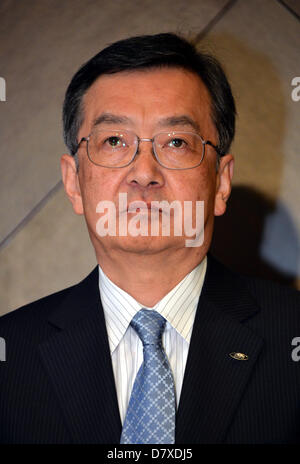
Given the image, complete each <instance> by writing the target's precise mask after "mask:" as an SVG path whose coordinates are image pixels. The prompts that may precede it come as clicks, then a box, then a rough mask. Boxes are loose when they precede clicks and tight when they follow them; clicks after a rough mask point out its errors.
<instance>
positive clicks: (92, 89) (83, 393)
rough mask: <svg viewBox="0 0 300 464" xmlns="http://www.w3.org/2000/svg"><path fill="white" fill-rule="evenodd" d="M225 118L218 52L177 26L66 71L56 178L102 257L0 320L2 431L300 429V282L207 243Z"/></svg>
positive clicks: (86, 436)
mask: <svg viewBox="0 0 300 464" xmlns="http://www.w3.org/2000/svg"><path fill="white" fill-rule="evenodd" d="M234 120H235V105H234V101H233V97H232V94H231V90H230V87H229V84H228V82H227V80H226V77H225V75H224V73H223V71H222V69H221V67H220V65H219V64H218V63H217V61H216V60H214V59H213V58H212V57H210V56H207V55H204V54H201V53H198V52H197V51H196V49H195V48H194V46H192V45H191V44H189V43H188V42H186V41H185V40H184V39H181V38H179V37H178V36H176V35H173V34H159V35H153V36H142V37H135V38H130V39H127V40H124V41H120V42H117V43H115V44H113V45H111V46H110V47H108V48H106V49H104V50H103V51H101V52H100V53H99V54H98V55H96V56H95V57H94V58H92V59H91V60H90V61H88V62H87V63H86V64H85V65H84V66H83V67H82V68H81V69H80V70H79V71H78V72H77V73H76V74H75V76H74V77H73V79H72V81H71V83H70V85H69V88H68V90H67V93H66V98H65V103H64V134H65V141H66V144H67V146H68V148H69V150H70V153H71V154H70V155H69V154H65V155H63V156H62V159H61V169H62V178H63V182H64V186H65V191H66V194H67V195H68V198H69V199H70V201H71V203H72V206H73V209H74V211H75V213H76V214H84V216H85V220H86V223H87V228H88V231H89V235H90V238H91V241H92V244H93V246H94V249H95V253H96V256H97V261H98V264H99V266H97V268H96V269H94V271H93V272H92V273H91V274H90V275H89V276H88V277H87V278H86V279H84V280H83V281H82V282H81V283H79V284H78V285H75V286H74V287H71V288H69V289H65V290H62V291H61V292H58V293H56V294H54V295H50V296H48V297H46V298H43V299H41V300H39V301H36V302H34V303H32V304H29V305H27V306H25V307H23V308H21V309H19V310H17V311H14V312H12V313H10V314H8V315H5V316H3V317H2V318H1V321H0V335H1V337H3V338H4V339H5V340H6V345H7V359H6V362H5V363H1V387H0V388H1V394H0V402H1V403H0V404H1V408H0V424H1V427H0V437H1V442H3V443H120V442H121V443H174V442H175V443H296V442H300V412H299V411H300V409H299V408H300V391H299V382H300V376H299V366H298V365H297V362H295V361H294V360H293V357H292V355H291V353H292V348H293V346H292V343H293V339H294V337H295V336H297V335H298V333H299V331H300V317H299V309H300V308H299V293H298V292H296V291H292V290H290V289H287V288H281V287H279V286H277V285H275V284H273V283H267V282H261V281H258V280H255V279H250V278H245V277H241V276H239V275H236V274H234V273H232V272H231V271H229V270H228V269H226V268H225V267H223V265H221V264H220V263H218V262H217V261H215V259H214V258H213V257H212V256H210V254H209V247H210V242H211V237H212V233H213V223H214V216H217V215H221V214H223V213H224V212H225V209H226V203H227V200H228V198H229V195H230V190H231V180H232V175H233V156H232V155H231V154H229V148H230V144H231V141H232V139H233V135H234ZM172 205H173V206H172ZM201 205H202V206H203V205H204V210H203V209H202V210H201ZM179 213H182V214H181V215H180V214H179ZM202 213H203V214H202ZM198 214H199V215H200V219H201V218H202V220H200V221H198V219H199V216H197V215H198ZM197 217H198V219H197ZM150 219H151V221H150ZM167 219H169V220H170V226H169V227H168V226H166V221H167ZM189 221H190V223H189V226H191V227H190V228H188V227H187V225H188V224H187V223H188V222H189ZM191 230H192V232H193V234H191V233H189V231H191ZM178 231H179V232H178ZM192 235H194V236H195V237H193V236H192ZM78 246H80V245H78ZM224 246H226V244H224ZM232 253H234V250H232ZM155 331H156V332H157V333H156V334H155V337H156V338H155V337H154V336H153V337H154V338H155V340H154V338H153V339H152V338H151V337H152V335H153V333H154V332H155ZM150 338H151V340H150ZM149 340H150V341H149Z"/></svg>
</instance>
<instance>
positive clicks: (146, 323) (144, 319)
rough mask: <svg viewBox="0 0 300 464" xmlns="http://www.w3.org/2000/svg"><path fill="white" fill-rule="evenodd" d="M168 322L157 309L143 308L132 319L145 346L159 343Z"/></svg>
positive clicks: (132, 323) (133, 325)
mask: <svg viewBox="0 0 300 464" xmlns="http://www.w3.org/2000/svg"><path fill="white" fill-rule="evenodd" d="M166 322H167V321H166V319H165V318H164V317H163V316H161V315H160V314H159V313H158V312H157V311H154V310H149V309H141V310H140V311H138V312H137V313H136V315H135V316H134V318H133V319H132V321H131V326H132V327H133V328H134V330H135V331H136V332H137V334H138V336H139V337H140V339H141V341H142V343H143V346H145V345H159V344H160V343H161V337H162V333H163V331H164V328H165V325H166Z"/></svg>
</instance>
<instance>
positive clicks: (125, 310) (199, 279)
mask: <svg viewBox="0 0 300 464" xmlns="http://www.w3.org/2000/svg"><path fill="white" fill-rule="evenodd" d="M206 267H207V258H206V256H205V257H204V259H203V260H202V261H201V263H199V264H198V265H197V266H196V267H195V268H194V269H193V270H192V271H191V272H190V273H189V274H187V275H186V276H185V277H184V278H183V279H182V280H181V281H180V282H179V283H178V284H177V285H176V286H175V287H174V288H173V289H172V290H171V291H170V292H169V293H167V294H166V295H165V296H164V297H163V298H162V299H161V300H160V301H159V302H158V303H157V304H156V305H155V306H153V308H147V307H146V309H154V310H156V311H158V312H159V313H160V314H161V315H162V316H163V317H164V318H165V319H166V320H167V324H166V330H168V329H170V328H171V327H173V328H174V329H175V330H176V331H177V332H178V333H179V334H180V335H181V336H182V337H183V338H184V339H185V340H186V341H187V342H188V343H189V342H190V338H191V333H192V328H193V323H194V318H195V314H196V309H197V305H198V301H199V297H200V294H201V290H202V286H203V282H204V277H205V273H206ZM99 290H100V297H101V302H102V306H103V310H104V316H105V321H106V328H107V334H108V339H109V346H110V350H111V353H113V351H114V350H115V349H116V348H117V346H118V345H119V343H120V341H121V339H122V338H123V336H124V334H125V332H126V330H127V328H128V326H129V324H130V322H131V320H132V318H133V317H134V316H135V314H136V313H137V312H138V311H139V310H140V309H141V308H145V306H143V305H142V304H141V303H139V302H138V301H136V300H135V299H134V298H133V297H132V296H131V295H129V294H128V293H127V292H125V291H124V290H122V289H121V288H120V287H118V286H117V285H116V284H115V283H114V282H112V281H111V280H110V279H109V278H108V277H107V275H106V274H105V273H104V272H103V270H102V269H101V267H100V265H99Z"/></svg>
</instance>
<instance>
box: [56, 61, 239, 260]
mask: <svg viewBox="0 0 300 464" xmlns="http://www.w3.org/2000/svg"><path fill="white" fill-rule="evenodd" d="M83 108H84V121H83V124H82V126H81V128H80V130H79V134H78V140H80V139H81V138H82V137H87V136H88V135H89V134H90V133H91V132H92V130H95V121H96V120H98V121H99V117H101V116H103V115H106V116H107V115H109V117H106V118H102V119H104V120H103V121H102V122H101V123H100V124H99V123H97V127H98V129H103V130H106V129H108V130H120V129H122V130H130V131H133V132H134V133H135V134H137V135H138V136H139V137H140V138H149V139H151V138H152V137H153V136H155V135H156V134H157V133H159V132H162V131H185V132H196V129H197V128H198V133H199V134H201V136H202V137H203V138H204V139H205V140H210V141H211V142H212V143H213V144H215V145H217V143H218V137H217V131H216V128H215V126H214V124H213V122H212V119H211V102H210V96H209V93H208V91H207V89H206V87H205V86H204V84H203V83H202V81H201V80H200V79H199V77H198V76H197V75H196V74H194V73H191V72H189V71H186V70H183V69H177V68H165V69H153V70H152V69H151V70H146V71H134V72H121V73H117V74H113V75H104V76H101V77H100V78H98V80H97V81H96V82H95V83H94V84H93V85H92V86H91V87H90V89H89V90H88V91H87V93H86V94H85V96H84V98H83ZM117 121H118V122H117ZM199 156H201V154H199ZM216 156H217V155H216V152H215V150H214V149H213V148H212V147H210V146H206V148H205V156H204V159H203V161H202V163H201V165H200V166H198V167H196V168H193V169H187V170H170V169H167V168H165V167H163V166H161V165H160V164H159V163H158V162H157V160H156V159H155V156H154V154H153V151H152V144H151V143H149V142H146V141H144V142H143V141H142V142H140V147H139V152H138V154H137V156H136V158H135V160H134V162H133V163H131V164H130V165H128V166H126V167H124V168H106V167H100V166H97V165H95V164H93V163H92V162H91V161H90V160H89V159H88V156H87V152H86V142H85V141H84V142H82V143H81V145H80V149H79V152H78V158H79V171H78V174H77V173H76V169H75V163H74V160H73V159H72V158H71V157H70V156H68V155H64V156H63V157H62V172H63V180H64V184H65V189H66V191H67V194H68V196H69V198H70V200H71V202H72V204H73V208H74V211H75V212H76V213H77V214H84V215H85V219H86V222H87V226H88V229H89V233H90V237H91V240H92V242H93V245H94V247H95V250H96V254H98V253H100V254H101V252H105V253H110V252H111V251H112V250H123V251H126V252H134V253H141V254H146V253H156V252H161V251H163V250H167V249H182V248H183V247H185V240H186V238H187V237H186V236H184V235H183V236H181V237H180V236H174V234H173V233H172V232H173V231H172V227H171V233H170V235H169V236H162V234H161V233H160V236H151V234H150V233H149V234H148V236H142V235H140V236H137V237H134V236H132V235H130V234H129V233H128V234H127V236H121V237H120V236H110V235H108V236H106V237H100V236H99V235H98V233H97V230H96V224H97V221H98V220H99V218H100V216H101V214H99V212H97V211H96V210H97V205H98V204H99V202H102V201H104V200H105V201H107V200H109V201H111V202H113V203H114V204H115V206H116V213H117V215H116V220H117V226H118V217H119V216H118V214H119V210H118V205H119V194H120V193H126V194H127V202H128V204H130V203H131V202H133V201H136V200H141V201H144V202H146V203H150V202H151V201H154V200H157V201H162V200H166V201H167V202H168V203H171V202H172V201H174V200H178V201H180V202H181V204H182V205H183V202H184V201H189V202H191V204H192V205H193V213H194V216H193V217H194V218H195V214H196V212H195V205H196V201H197V200H198V201H200V200H202V201H204V224H205V230H204V243H203V245H202V247H201V251H199V250H198V253H200V254H203V255H204V254H205V253H206V251H207V249H208V247H209V244H210V240H211V235H212V229H213V218H214V215H215V214H216V215H218V214H223V212H224V211H225V203H226V200H227V198H228V196H229V194H230V180H231V176H232V167H231V164H232V157H231V155H227V156H225V157H223V158H222V160H221V164H220V168H219V171H218V173H217V172H216ZM143 213H144V214H147V215H148V214H150V212H148V211H144V212H143ZM134 214H136V213H129V214H128V221H129V220H130V217H132V216H133V215H134ZM158 220H159V221H160V226H161V221H162V217H161V213H160V215H159V219H158ZM171 222H172V220H171ZM149 223H150V218H149ZM193 224H194V225H195V222H193ZM117 230H118V229H117ZM183 230H184V228H183ZM160 232H161V228H160ZM189 238H190V237H189ZM194 251H195V249H194Z"/></svg>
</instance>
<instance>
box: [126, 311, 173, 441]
mask: <svg viewBox="0 0 300 464" xmlns="http://www.w3.org/2000/svg"><path fill="white" fill-rule="evenodd" d="M165 325H166V320H165V319H164V318H163V317H162V316H161V315H160V314H159V313H158V312H157V311H153V310H148V309H141V310H140V311H139V312H138V313H137V314H136V315H135V316H134V318H133V319H132V321H131V326H132V327H133V328H134V330H135V331H136V332H137V334H138V335H139V337H140V339H141V341H142V343H143V351H144V362H143V363H142V365H141V367H140V369H139V371H138V373H137V376H136V379H135V382H134V385H133V389H132V393H131V397H130V401H129V406H128V409H127V413H126V417H125V421H124V425H123V430H122V435H121V443H125V444H127V443H141V444H144V443H151V444H172V443H174V441H175V409H176V407H175V391H174V380H173V375H172V372H171V369H170V365H169V361H168V359H167V356H166V353H165V352H164V349H163V347H162V341H161V337H162V333H163V331H164V328H165Z"/></svg>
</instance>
